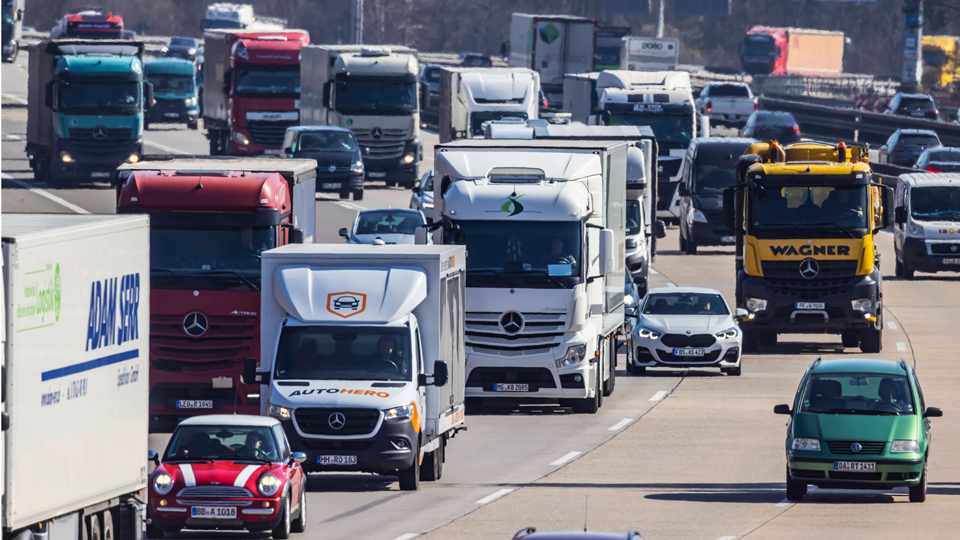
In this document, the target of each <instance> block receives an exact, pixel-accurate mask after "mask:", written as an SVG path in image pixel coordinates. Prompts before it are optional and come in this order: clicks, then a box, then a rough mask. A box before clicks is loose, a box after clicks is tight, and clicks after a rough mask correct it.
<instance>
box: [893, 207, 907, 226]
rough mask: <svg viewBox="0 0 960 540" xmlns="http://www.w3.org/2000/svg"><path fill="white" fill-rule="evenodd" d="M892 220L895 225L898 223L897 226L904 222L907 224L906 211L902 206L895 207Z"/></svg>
mask: <svg viewBox="0 0 960 540" xmlns="http://www.w3.org/2000/svg"><path fill="white" fill-rule="evenodd" d="M893 220H894V221H895V222H896V223H898V224H899V225H903V224H904V223H906V222H907V209H906V208H904V207H902V206H898V207H896V208H895V209H894V216H893Z"/></svg>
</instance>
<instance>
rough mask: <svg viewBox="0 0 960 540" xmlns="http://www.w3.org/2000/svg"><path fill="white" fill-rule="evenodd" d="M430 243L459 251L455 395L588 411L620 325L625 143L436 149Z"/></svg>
mask: <svg viewBox="0 0 960 540" xmlns="http://www.w3.org/2000/svg"><path fill="white" fill-rule="evenodd" d="M434 163H435V170H436V178H437V179H439V180H437V181H436V182H434V189H435V191H434V216H435V217H434V223H437V222H442V223H443V227H442V228H440V229H438V230H437V231H436V232H435V235H436V236H435V237H434V242H435V243H446V244H462V245H465V246H466V247H467V252H468V253H469V256H470V258H469V259H468V260H467V304H466V305H467V326H466V337H465V341H466V346H467V360H468V362H469V367H468V372H467V388H466V395H467V396H468V397H472V398H481V397H482V398H510V399H521V400H523V399H537V400H543V399H549V400H553V401H554V402H557V400H559V402H560V403H561V405H563V406H569V407H572V408H573V409H574V410H575V411H578V412H584V413H595V412H596V411H597V409H598V408H599V407H600V405H601V403H602V400H603V396H604V395H610V394H611V393H612V392H613V389H614V383H615V378H614V375H615V371H614V370H615V367H616V354H615V335H616V334H617V332H618V331H619V330H620V327H621V326H622V325H623V288H624V287H623V281H624V244H625V239H624V230H625V223H626V184H627V180H626V174H627V144H626V143H624V142H619V141H582V140H562V141H560V140H490V139H473V140H469V141H467V140H464V141H456V142H452V143H447V144H444V145H439V146H437V152H436V158H435V160H434Z"/></svg>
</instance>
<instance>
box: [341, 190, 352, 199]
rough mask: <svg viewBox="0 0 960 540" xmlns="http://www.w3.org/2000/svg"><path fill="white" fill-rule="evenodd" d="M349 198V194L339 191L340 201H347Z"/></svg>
mask: <svg viewBox="0 0 960 540" xmlns="http://www.w3.org/2000/svg"><path fill="white" fill-rule="evenodd" d="M349 198H350V192H349V191H341V192H340V200H341V201H342V200H344V199H349Z"/></svg>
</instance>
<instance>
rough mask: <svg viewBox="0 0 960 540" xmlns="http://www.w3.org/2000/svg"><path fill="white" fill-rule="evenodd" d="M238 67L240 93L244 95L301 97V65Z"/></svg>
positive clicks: (237, 89) (238, 90)
mask: <svg viewBox="0 0 960 540" xmlns="http://www.w3.org/2000/svg"><path fill="white" fill-rule="evenodd" d="M236 69H237V75H236V77H237V86H236V91H237V94H238V95H241V96H244V97H257V96H259V97H299V96H300V66H276V65H275V66H253V65H243V66H239V67H237V68H236Z"/></svg>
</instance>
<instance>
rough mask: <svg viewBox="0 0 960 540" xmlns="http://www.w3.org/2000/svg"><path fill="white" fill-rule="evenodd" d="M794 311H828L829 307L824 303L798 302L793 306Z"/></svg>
mask: <svg viewBox="0 0 960 540" xmlns="http://www.w3.org/2000/svg"><path fill="white" fill-rule="evenodd" d="M793 306H794V309H826V308H827V305H826V304H825V303H823V302H797V303H796V304H794V305H793Z"/></svg>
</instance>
